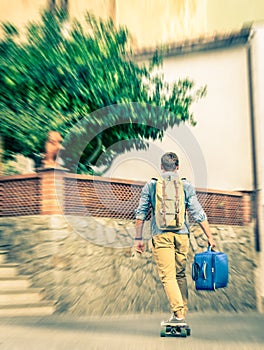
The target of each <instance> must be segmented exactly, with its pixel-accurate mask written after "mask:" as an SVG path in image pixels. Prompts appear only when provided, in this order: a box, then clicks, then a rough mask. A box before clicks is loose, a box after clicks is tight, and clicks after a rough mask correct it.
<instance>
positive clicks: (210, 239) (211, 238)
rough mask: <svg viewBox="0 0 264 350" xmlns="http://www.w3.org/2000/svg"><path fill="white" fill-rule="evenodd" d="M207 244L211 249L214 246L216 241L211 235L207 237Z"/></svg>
mask: <svg viewBox="0 0 264 350" xmlns="http://www.w3.org/2000/svg"><path fill="white" fill-rule="evenodd" d="M208 244H209V246H210V247H211V248H212V249H213V248H215V247H216V243H215V240H214V239H213V237H210V238H208Z"/></svg>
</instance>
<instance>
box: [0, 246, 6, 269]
mask: <svg viewBox="0 0 264 350" xmlns="http://www.w3.org/2000/svg"><path fill="white" fill-rule="evenodd" d="M7 254H8V250H0V265H2V264H4V263H5V262H6V259H7Z"/></svg>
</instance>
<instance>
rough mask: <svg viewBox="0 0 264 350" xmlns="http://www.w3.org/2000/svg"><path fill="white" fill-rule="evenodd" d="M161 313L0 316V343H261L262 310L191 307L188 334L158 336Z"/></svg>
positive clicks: (100, 347) (62, 348)
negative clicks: (236, 311) (239, 311)
mask: <svg viewBox="0 0 264 350" xmlns="http://www.w3.org/2000/svg"><path fill="white" fill-rule="evenodd" d="M166 316H167V315H157V314H155V315H150V316H147V315H142V316H139V315H135V316H121V317H116V316H115V317H104V318H102V319H101V318H99V317H95V318H94V319H92V318H72V317H71V318H70V317H68V316H67V317H59V316H52V317H27V318H25V317H24V318H13V319H12V318H1V319H0V349H1V350H16V349H18V350H20V349H25V350H31V349H34V350H35V349H36V350H42V349H43V350H44V349H45V350H55V349H56V350H75V349H76V350H82V349H88V350H118V349H120V350H121V349H122V350H127V349H129V350H132V349H133V350H165V349H166V350H171V349H177V348H178V349H181V350H185V349H188V350H196V349H201V350H207V349H208V350H209V349H210V350H214V349H219V350H220V349H221V350H226V349H237V350H244V349H254V350H258V349H262V350H263V349H264V315H259V314H257V313H250V314H249V315H248V316H247V317H246V315H242V314H241V315H238V314H212V313H211V314H210V315H205V314H198V313H193V314H190V315H189V323H190V326H191V328H192V335H191V336H190V337H188V338H160V336H159V324H160V320H162V319H163V318H164V317H166Z"/></svg>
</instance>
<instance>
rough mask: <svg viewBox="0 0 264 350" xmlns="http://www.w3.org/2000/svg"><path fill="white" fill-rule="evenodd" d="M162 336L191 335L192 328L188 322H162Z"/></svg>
mask: <svg viewBox="0 0 264 350" xmlns="http://www.w3.org/2000/svg"><path fill="white" fill-rule="evenodd" d="M160 325H161V329H160V336H161V337H183V338H185V337H187V336H189V335H191V328H190V327H189V326H188V325H187V324H186V323H173V322H164V321H162V322H161V324H160Z"/></svg>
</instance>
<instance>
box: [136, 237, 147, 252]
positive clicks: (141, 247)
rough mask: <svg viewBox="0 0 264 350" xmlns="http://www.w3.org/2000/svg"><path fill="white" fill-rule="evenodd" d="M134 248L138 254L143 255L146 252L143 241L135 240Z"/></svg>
mask: <svg viewBox="0 0 264 350" xmlns="http://www.w3.org/2000/svg"><path fill="white" fill-rule="evenodd" d="M134 248H135V250H136V252H137V253H139V254H142V253H143V252H144V250H145V246H144V242H143V240H142V239H135V241H134Z"/></svg>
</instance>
